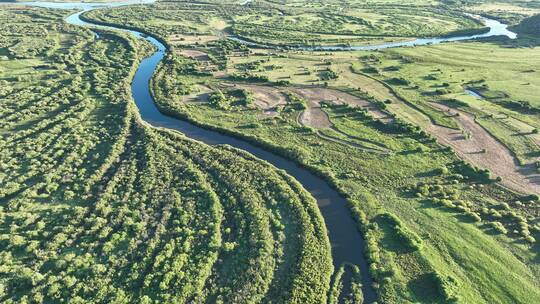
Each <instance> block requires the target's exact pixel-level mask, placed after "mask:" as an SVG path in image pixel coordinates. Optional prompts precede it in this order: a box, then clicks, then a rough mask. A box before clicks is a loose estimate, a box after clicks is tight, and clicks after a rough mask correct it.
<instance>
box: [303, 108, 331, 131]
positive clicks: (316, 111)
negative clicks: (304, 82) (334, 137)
mask: <svg viewBox="0 0 540 304" xmlns="http://www.w3.org/2000/svg"><path fill="white" fill-rule="evenodd" d="M299 120H300V123H301V124H302V125H304V126H308V127H312V128H315V129H326V128H330V127H332V123H331V122H330V118H328V114H326V112H324V111H323V110H322V109H321V107H320V106H315V107H314V106H308V108H307V109H305V110H304V111H303V112H302V114H300V117H299Z"/></svg>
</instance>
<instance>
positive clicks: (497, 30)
mask: <svg viewBox="0 0 540 304" xmlns="http://www.w3.org/2000/svg"><path fill="white" fill-rule="evenodd" d="M478 18H480V19H481V20H482V22H483V23H484V25H485V26H486V27H488V28H489V31H488V32H486V33H482V34H475V35H464V36H451V37H434V38H416V39H413V40H407V41H398V42H387V43H381V44H372V45H351V46H348V45H347V46H345V45H327V46H295V45H291V46H281V47H283V48H287V49H293V50H302V51H375V50H382V49H389V48H396V47H414V46H421V45H431V44H439V43H443V42H455V41H464V40H474V39H479V38H486V37H492V36H506V37H508V38H510V39H516V38H517V34H516V33H514V32H511V31H510V30H508V25H506V24H503V23H500V22H499V21H497V20H493V19H488V18H484V17H478ZM228 38H229V39H231V40H234V41H237V42H240V43H242V44H245V45H248V46H253V47H262V48H279V47H280V46H277V45H270V44H264V43H258V42H254V41H248V40H245V39H242V38H240V37H236V36H230V37H228Z"/></svg>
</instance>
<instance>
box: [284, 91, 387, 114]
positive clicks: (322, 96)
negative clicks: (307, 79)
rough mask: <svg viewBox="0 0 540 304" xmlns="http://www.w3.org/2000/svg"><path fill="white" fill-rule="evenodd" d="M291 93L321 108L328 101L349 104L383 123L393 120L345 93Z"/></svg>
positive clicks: (366, 102) (362, 100) (365, 102)
mask: <svg viewBox="0 0 540 304" xmlns="http://www.w3.org/2000/svg"><path fill="white" fill-rule="evenodd" d="M291 91H292V92H293V93H296V94H297V95H298V96H300V97H301V98H303V99H305V100H307V101H311V102H314V103H316V104H317V105H319V106H320V103H321V102H323V101H328V102H332V103H335V104H348V105H350V106H356V107H362V108H364V109H366V110H367V111H368V112H369V113H370V114H371V116H373V117H374V118H376V119H380V120H382V121H383V122H388V121H390V120H391V118H390V117H388V115H387V114H386V113H384V112H382V111H380V110H379V109H378V108H377V107H376V106H375V105H373V104H372V103H371V102H369V101H367V100H365V99H362V98H360V97H357V96H354V95H351V94H348V93H345V92H341V91H338V90H334V89H328V88H320V87H301V88H292V89H291Z"/></svg>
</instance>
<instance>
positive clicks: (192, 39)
mask: <svg viewBox="0 0 540 304" xmlns="http://www.w3.org/2000/svg"><path fill="white" fill-rule="evenodd" d="M218 39H219V37H218V36H215V35H183V34H173V35H170V36H169V37H168V39H167V40H168V41H169V43H170V44H171V45H175V46H176V45H193V44H197V43H198V44H206V43H208V42H210V41H215V40H218Z"/></svg>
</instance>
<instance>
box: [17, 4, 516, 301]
mask: <svg viewBox="0 0 540 304" xmlns="http://www.w3.org/2000/svg"><path fill="white" fill-rule="evenodd" d="M152 2H153V0H143V1H125V2H116V3H54V2H23V3H17V4H25V5H32V6H39V7H46V8H58V9H80V10H81V11H79V12H77V13H74V14H72V15H70V16H69V17H67V18H66V21H67V22H68V23H71V24H74V25H78V26H91V27H95V28H104V29H113V30H120V31H124V32H129V33H131V34H133V35H135V36H136V37H138V38H140V39H146V40H147V41H149V42H150V43H152V44H153V45H154V46H155V47H156V51H155V52H154V53H153V54H152V55H151V56H150V57H148V58H145V59H144V60H142V61H141V63H140V64H139V67H138V69H137V71H136V74H135V76H134V78H133V82H132V84H131V90H132V96H133V100H134V101H135V103H136V105H137V107H138V109H139V111H140V114H141V117H142V119H143V120H144V121H146V122H148V123H149V124H151V125H153V126H157V127H164V128H169V129H174V130H178V131H180V132H182V133H183V134H185V135H186V136H187V137H190V138H192V139H195V140H199V141H202V142H204V143H206V144H209V145H218V144H227V145H231V146H233V147H235V148H238V149H241V150H244V151H247V152H249V153H251V154H253V155H254V156H256V157H258V158H260V159H263V160H265V161H267V162H269V163H271V164H272V165H274V166H275V167H277V168H279V169H283V170H285V171H286V172H287V173H288V174H290V175H291V176H293V177H294V178H295V179H296V180H297V181H298V182H300V183H301V184H302V186H303V187H304V188H305V189H306V190H307V191H308V192H310V193H311V195H312V196H313V197H314V198H315V199H316V200H317V203H318V206H319V208H320V211H321V213H322V215H323V217H324V220H325V224H326V228H327V230H328V236H329V239H330V242H331V245H332V258H333V262H334V266H335V267H336V268H337V267H339V266H340V265H341V264H342V263H345V262H349V263H352V264H355V265H358V267H359V268H360V270H361V273H362V283H363V293H364V298H365V302H366V303H372V302H374V301H376V299H377V295H376V293H375V291H374V290H373V288H372V287H371V286H372V279H371V277H370V275H369V268H368V263H367V262H366V260H365V258H364V244H365V241H364V239H363V237H362V234H361V233H360V232H359V231H358V228H357V225H356V223H355V222H354V220H353V219H352V217H351V214H350V210H349V208H348V206H347V201H346V200H345V199H344V198H343V197H342V196H341V195H340V194H339V193H338V192H337V191H336V190H334V189H333V188H331V187H330V186H329V184H328V183H327V182H326V181H325V180H324V179H323V178H321V177H318V176H316V175H315V174H313V173H312V172H310V171H309V170H307V169H305V168H303V167H300V166H299V165H298V164H296V163H295V162H293V161H291V160H288V159H286V158H284V157H281V156H279V155H277V154H274V153H272V152H270V151H267V150H265V149H263V148H260V147H258V146H255V145H252V144H250V143H248V142H246V141H244V140H242V139H239V138H236V137H233V136H229V135H224V134H221V133H219V132H216V131H212V130H208V129H204V128H201V127H198V126H195V125H193V124H191V123H189V122H187V121H184V120H180V119H177V118H173V117H170V116H167V115H164V114H162V113H161V112H160V111H159V110H158V108H157V106H156V104H155V103H154V100H153V97H152V96H151V93H150V88H149V82H150V79H151V78H152V75H153V74H154V71H155V70H156V68H157V66H158V64H159V63H160V62H161V60H162V59H163V57H164V56H165V54H166V52H167V48H166V47H165V46H164V45H163V44H162V43H161V42H159V41H158V40H157V39H155V38H154V37H152V36H148V35H145V34H142V33H141V32H137V31H133V30H127V29H123V28H116V27H111V26H102V25H97V24H92V23H87V22H85V21H83V20H81V19H80V15H81V14H82V13H84V12H86V11H89V10H93V9H98V8H104V7H118V6H124V5H134V4H144V3H152ZM249 2H250V1H249V0H248V1H245V2H244V3H243V4H247V3H249ZM10 4H12V5H13V3H10ZM485 21H486V25H487V26H489V27H490V29H491V30H490V32H489V33H485V34H481V35H472V36H467V37H452V38H432V39H416V40H414V41H407V42H396V43H387V44H381V45H372V46H352V47H343V48H342V49H347V50H375V49H383V48H389V47H399V46H415V45H425V44H434V43H440V42H444V41H458V40H467V39H475V38H481V37H489V36H494V35H506V36H508V37H510V38H512V37H513V38H515V34H513V33H511V32H509V31H508V30H507V29H506V25H503V24H501V23H499V22H497V21H495V20H489V19H486V20H485ZM512 34H513V35H512ZM233 39H235V40H238V38H233ZM245 43H246V44H249V45H254V44H253V43H250V42H245ZM258 46H261V45H258ZM335 48H336V47H317V48H312V47H309V48H306V50H318V49H320V50H323V49H335Z"/></svg>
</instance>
